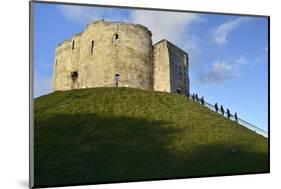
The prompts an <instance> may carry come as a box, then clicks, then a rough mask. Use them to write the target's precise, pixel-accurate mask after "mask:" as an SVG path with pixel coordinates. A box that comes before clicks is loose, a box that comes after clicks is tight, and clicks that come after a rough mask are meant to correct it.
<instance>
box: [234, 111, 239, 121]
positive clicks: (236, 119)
mask: <svg viewBox="0 0 281 189" xmlns="http://www.w3.org/2000/svg"><path fill="white" fill-rule="evenodd" d="M234 117H235V121H236V122H238V116H237V112H235V114H234Z"/></svg>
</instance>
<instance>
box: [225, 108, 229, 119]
mask: <svg viewBox="0 0 281 189" xmlns="http://www.w3.org/2000/svg"><path fill="white" fill-rule="evenodd" d="M226 114H227V117H228V119H230V110H229V109H228V108H227V109H226Z"/></svg>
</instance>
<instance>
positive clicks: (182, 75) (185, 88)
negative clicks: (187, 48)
mask: <svg viewBox="0 0 281 189" xmlns="http://www.w3.org/2000/svg"><path fill="white" fill-rule="evenodd" d="M167 46H168V49H169V60H170V80H171V91H170V92H172V93H175V92H177V93H181V94H188V93H189V79H188V78H189V77H188V72H187V68H188V54H187V53H186V52H184V51H183V50H181V49H180V48H178V47H177V46H175V45H173V44H172V43H170V42H167Z"/></svg>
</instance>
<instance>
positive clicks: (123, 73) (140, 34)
mask: <svg viewBox="0 0 281 189" xmlns="http://www.w3.org/2000/svg"><path fill="white" fill-rule="evenodd" d="M151 36H152V33H151V31H150V30H149V29H148V28H147V27H145V26H142V25H140V24H132V23H125V22H106V21H104V20H98V21H94V22H91V23H90V24H88V25H87V26H86V28H85V30H84V31H83V32H81V33H77V34H74V35H73V36H72V38H71V40H64V41H63V42H62V43H60V44H59V45H58V46H57V48H56V52H55V63H54V76H53V83H52V84H53V91H57V90H70V89H77V88H91V87H113V86H115V85H116V81H115V80H114V78H116V76H117V75H118V77H119V80H118V85H119V86H123V87H133V88H141V89H149V90H158V91H166V92H179V93H183V94H186V93H188V92H189V79H188V54H187V53H186V52H184V51H183V50H181V49H180V48H178V47H177V46H175V45H173V44H172V43H170V42H169V41H167V40H161V41H160V42H158V43H156V44H155V45H153V44H152V40H151Z"/></svg>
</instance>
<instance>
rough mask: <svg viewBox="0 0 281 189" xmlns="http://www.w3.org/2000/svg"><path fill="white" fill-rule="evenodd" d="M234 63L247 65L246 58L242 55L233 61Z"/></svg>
mask: <svg viewBox="0 0 281 189" xmlns="http://www.w3.org/2000/svg"><path fill="white" fill-rule="evenodd" d="M235 63H236V64H241V65H245V64H249V60H248V59H247V58H246V56H244V55H242V56H240V57H239V58H238V59H237V60H236V61H235Z"/></svg>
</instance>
